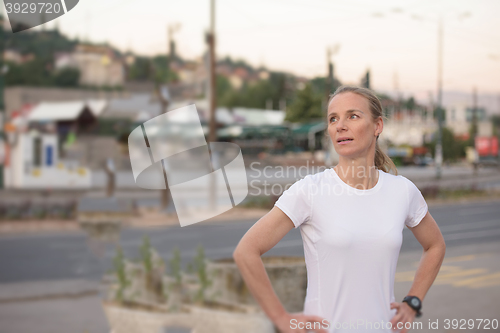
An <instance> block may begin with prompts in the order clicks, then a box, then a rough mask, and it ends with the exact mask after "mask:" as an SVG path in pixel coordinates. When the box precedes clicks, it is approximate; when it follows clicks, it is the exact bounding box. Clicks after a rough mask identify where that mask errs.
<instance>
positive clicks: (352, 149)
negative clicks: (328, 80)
mask: <svg viewBox="0 0 500 333" xmlns="http://www.w3.org/2000/svg"><path fill="white" fill-rule="evenodd" d="M327 115H328V119H327V120H328V134H329V135H330V138H331V140H332V142H333V146H334V148H335V151H337V153H338V154H339V155H341V156H345V157H351V158H354V157H361V156H367V154H368V153H369V152H370V151H371V150H372V149H373V151H375V144H376V139H377V135H379V134H380V133H381V132H382V128H383V121H382V118H381V117H380V118H378V120H377V121H376V122H375V121H373V117H372V114H371V111H370V105H369V102H368V100H367V99H366V98H365V97H363V96H361V95H358V94H355V93H352V92H345V93H341V94H338V95H337V96H335V97H334V98H333V99H332V100H331V101H330V105H329V106H328V113H327ZM372 147H373V148H372Z"/></svg>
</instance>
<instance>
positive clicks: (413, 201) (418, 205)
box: [405, 179, 428, 228]
mask: <svg viewBox="0 0 500 333" xmlns="http://www.w3.org/2000/svg"><path fill="white" fill-rule="evenodd" d="M406 185H407V188H408V214H407V216H406V220H405V224H406V226H407V227H408V228H413V227H416V226H417V225H418V224H419V223H420V221H422V219H423V218H424V216H425V214H427V211H428V207H427V203H426V202H425V199H424V196H423V195H422V192H420V190H419V189H418V187H417V186H416V185H415V184H413V182H412V181H410V180H408V179H406Z"/></svg>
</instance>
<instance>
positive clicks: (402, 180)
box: [384, 172, 417, 190]
mask: <svg viewBox="0 0 500 333" xmlns="http://www.w3.org/2000/svg"><path fill="white" fill-rule="evenodd" d="M384 177H385V181H387V182H388V183H389V184H393V185H395V186H398V187H404V188H405V189H406V190H411V189H413V188H416V187H417V186H416V185H415V183H413V182H412V181H411V180H410V179H408V178H407V177H405V176H403V175H397V176H396V175H393V174H392V173H387V172H384Z"/></svg>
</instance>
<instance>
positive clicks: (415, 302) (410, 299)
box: [403, 296, 422, 317]
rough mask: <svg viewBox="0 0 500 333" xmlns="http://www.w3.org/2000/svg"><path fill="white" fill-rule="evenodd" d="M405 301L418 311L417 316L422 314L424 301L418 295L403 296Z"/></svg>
mask: <svg viewBox="0 0 500 333" xmlns="http://www.w3.org/2000/svg"><path fill="white" fill-rule="evenodd" d="M403 302H406V304H408V305H409V306H410V308H412V309H413V310H415V311H417V315H416V316H417V317H420V316H421V315H422V312H420V309H421V308H422V301H421V300H420V298H418V297H417V296H406V297H405V298H403Z"/></svg>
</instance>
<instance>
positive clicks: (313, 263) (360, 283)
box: [275, 169, 427, 333]
mask: <svg viewBox="0 0 500 333" xmlns="http://www.w3.org/2000/svg"><path fill="white" fill-rule="evenodd" d="M378 171H379V179H378V181H377V184H376V185H375V186H374V187H373V188H371V189H368V190H360V189H356V188H354V187H352V186H350V185H348V184H346V183H345V182H344V181H342V180H341V179H340V177H339V176H338V175H337V173H336V172H335V170H334V169H326V170H325V171H323V172H320V173H317V174H315V175H309V176H306V177H305V178H304V179H301V180H299V181H297V182H296V183H295V184H293V185H292V186H291V187H290V188H289V189H288V190H286V191H285V192H283V194H282V195H281V197H280V198H279V199H278V201H277V202H276V204H275V206H276V207H278V208H279V209H281V210H282V211H283V212H284V213H285V214H286V215H287V216H288V217H289V218H290V219H291V220H292V222H293V223H294V225H295V228H297V227H299V226H300V231H301V235H302V241H303V244H304V255H305V261H306V267H307V296H306V299H305V304H304V313H305V314H314V315H318V316H321V317H323V318H325V319H327V320H328V321H330V327H329V329H328V332H387V333H394V332H397V331H393V332H391V330H390V329H389V328H390V326H389V325H390V323H389V321H390V320H391V319H392V317H393V316H394V315H395V314H396V309H393V310H391V309H390V303H391V302H395V301H396V300H395V298H394V276H395V273H396V265H397V261H398V257H399V251H400V249H401V244H402V240H403V235H402V231H403V228H404V226H405V225H406V226H408V227H414V226H416V225H417V224H418V223H420V221H421V220H422V218H423V217H424V216H425V214H426V213H427V204H426V202H425V200H424V198H423V196H422V194H421V193H420V191H419V189H418V188H417V187H416V186H415V185H414V184H413V183H412V182H411V181H410V180H408V179H407V178H405V177H403V176H395V175H392V174H389V173H385V172H383V171H381V170H378ZM400 301H401V300H398V301H397V302H400Z"/></svg>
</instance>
